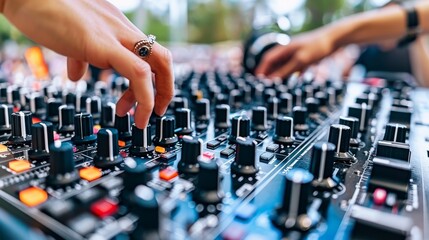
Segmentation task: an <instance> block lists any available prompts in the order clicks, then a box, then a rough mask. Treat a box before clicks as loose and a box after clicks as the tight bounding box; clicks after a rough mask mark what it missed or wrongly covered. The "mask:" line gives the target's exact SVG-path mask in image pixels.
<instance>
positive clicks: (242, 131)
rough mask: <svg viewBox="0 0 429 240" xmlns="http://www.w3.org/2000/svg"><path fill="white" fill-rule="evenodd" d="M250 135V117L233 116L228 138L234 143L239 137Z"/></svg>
mask: <svg viewBox="0 0 429 240" xmlns="http://www.w3.org/2000/svg"><path fill="white" fill-rule="evenodd" d="M249 135H250V119H249V118H248V117H247V116H246V115H241V116H235V117H233V118H232V127H231V133H230V134H229V138H228V140H229V141H230V142H232V143H236V142H237V138H238V137H243V138H247V137H248V136H249Z"/></svg>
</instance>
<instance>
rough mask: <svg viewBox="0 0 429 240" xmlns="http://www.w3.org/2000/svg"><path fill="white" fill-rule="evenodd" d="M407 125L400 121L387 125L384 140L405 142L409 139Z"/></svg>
mask: <svg viewBox="0 0 429 240" xmlns="http://www.w3.org/2000/svg"><path fill="white" fill-rule="evenodd" d="M407 130H408V128H407V126H405V125H402V124H398V123H389V124H387V125H386V132H385V133H384V138H383V140H385V141H392V142H401V143H405V141H406V139H407Z"/></svg>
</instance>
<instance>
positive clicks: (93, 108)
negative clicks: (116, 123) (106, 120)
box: [85, 96, 101, 121]
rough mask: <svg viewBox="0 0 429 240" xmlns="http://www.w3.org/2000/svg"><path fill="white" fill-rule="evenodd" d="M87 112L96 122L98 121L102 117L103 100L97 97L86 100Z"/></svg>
mask: <svg viewBox="0 0 429 240" xmlns="http://www.w3.org/2000/svg"><path fill="white" fill-rule="evenodd" d="M85 110H86V112H87V113H90V114H91V115H92V117H93V119H94V120H95V121H98V120H99V119H100V115H101V114H100V112H101V99H100V98H99V97H97V96H93V97H89V98H86V99H85Z"/></svg>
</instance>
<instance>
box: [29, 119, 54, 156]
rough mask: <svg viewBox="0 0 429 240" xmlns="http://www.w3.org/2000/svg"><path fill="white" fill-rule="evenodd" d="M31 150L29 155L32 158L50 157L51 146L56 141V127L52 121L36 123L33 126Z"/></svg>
mask: <svg viewBox="0 0 429 240" xmlns="http://www.w3.org/2000/svg"><path fill="white" fill-rule="evenodd" d="M31 136H32V140H31V150H30V151H29V153H28V156H29V158H30V159H31V160H45V159H47V158H49V146H50V144H52V143H53V142H54V127H53V125H52V123H50V122H40V123H35V124H33V125H32V126H31Z"/></svg>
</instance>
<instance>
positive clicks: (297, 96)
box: [292, 89, 304, 106]
mask: <svg viewBox="0 0 429 240" xmlns="http://www.w3.org/2000/svg"><path fill="white" fill-rule="evenodd" d="M303 98H304V97H303V96H302V90H301V89H295V90H294V91H293V92H292V100H293V105H294V106H302V105H303V103H304V99H303Z"/></svg>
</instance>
